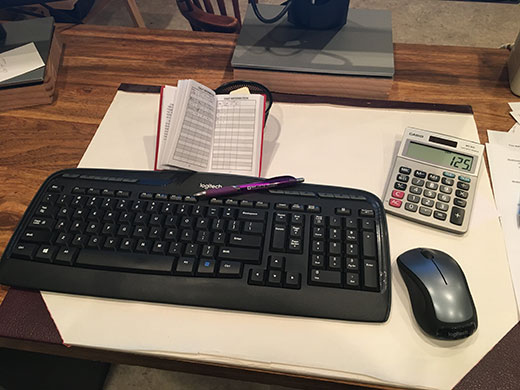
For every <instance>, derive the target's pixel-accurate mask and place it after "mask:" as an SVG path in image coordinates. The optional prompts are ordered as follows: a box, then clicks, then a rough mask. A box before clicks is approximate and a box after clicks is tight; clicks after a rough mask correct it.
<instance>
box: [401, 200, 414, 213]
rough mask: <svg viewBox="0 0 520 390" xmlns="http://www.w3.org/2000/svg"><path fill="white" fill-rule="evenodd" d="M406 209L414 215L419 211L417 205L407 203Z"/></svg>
mask: <svg viewBox="0 0 520 390" xmlns="http://www.w3.org/2000/svg"><path fill="white" fill-rule="evenodd" d="M404 208H405V210H407V211H411V212H412V213H415V212H416V211H417V205H416V204H413V203H408V202H407V203H405V204H404Z"/></svg>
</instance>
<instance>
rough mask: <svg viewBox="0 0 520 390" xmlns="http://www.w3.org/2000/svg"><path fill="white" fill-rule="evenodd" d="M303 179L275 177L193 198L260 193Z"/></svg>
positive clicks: (202, 192)
mask: <svg viewBox="0 0 520 390" xmlns="http://www.w3.org/2000/svg"><path fill="white" fill-rule="evenodd" d="M304 180H305V179H304V178H303V177H299V178H296V177H292V176H277V177H273V178H271V179H266V180H264V181H259V182H255V183H248V184H238V185H234V186H225V187H221V188H210V189H209V190H206V191H201V192H197V193H196V194H193V196H206V197H208V198H216V197H219V196H224V195H231V194H236V193H238V192H244V191H260V190H265V189H266V188H273V187H286V186H291V185H294V184H298V183H302V182H303V181H304Z"/></svg>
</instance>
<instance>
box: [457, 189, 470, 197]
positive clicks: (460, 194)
mask: <svg viewBox="0 0 520 390" xmlns="http://www.w3.org/2000/svg"><path fill="white" fill-rule="evenodd" d="M455 196H456V197H458V198H462V199H467V198H468V193H467V192H466V191H462V190H457V191H455Z"/></svg>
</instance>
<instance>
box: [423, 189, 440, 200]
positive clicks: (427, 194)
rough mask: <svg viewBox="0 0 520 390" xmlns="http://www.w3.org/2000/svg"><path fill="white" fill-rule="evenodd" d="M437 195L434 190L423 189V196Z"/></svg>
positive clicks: (433, 196)
mask: <svg viewBox="0 0 520 390" xmlns="http://www.w3.org/2000/svg"><path fill="white" fill-rule="evenodd" d="M436 195H437V193H436V192H434V191H431V190H425V191H424V196H426V197H427V198H432V199H433V198H435V196H436Z"/></svg>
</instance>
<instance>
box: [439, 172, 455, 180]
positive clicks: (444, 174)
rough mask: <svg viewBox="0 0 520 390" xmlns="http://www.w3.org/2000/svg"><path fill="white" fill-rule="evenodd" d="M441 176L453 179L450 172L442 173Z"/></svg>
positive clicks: (452, 174)
mask: <svg viewBox="0 0 520 390" xmlns="http://www.w3.org/2000/svg"><path fill="white" fill-rule="evenodd" d="M442 175H443V176H444V177H449V178H450V179H453V178H454V177H455V174H454V173H452V172H442Z"/></svg>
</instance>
